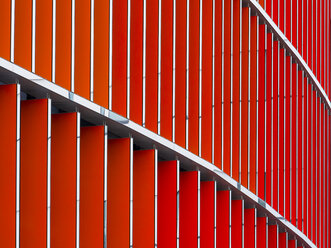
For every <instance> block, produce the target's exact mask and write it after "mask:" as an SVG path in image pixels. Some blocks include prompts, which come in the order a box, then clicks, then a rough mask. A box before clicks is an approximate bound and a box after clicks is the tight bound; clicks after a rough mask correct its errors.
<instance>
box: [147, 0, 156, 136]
mask: <svg viewBox="0 0 331 248" xmlns="http://www.w3.org/2000/svg"><path fill="white" fill-rule="evenodd" d="M157 74H158V1H155V0H147V1H146V99H145V102H146V105H145V108H146V109H145V110H146V112H145V118H146V119H145V125H146V128H148V129H150V130H151V131H153V132H155V133H157V121H158V119H157V115H158V113H157V111H158V107H157V104H158V98H157V97H158V81H157V80H158V78H157V77H158V76H157Z"/></svg>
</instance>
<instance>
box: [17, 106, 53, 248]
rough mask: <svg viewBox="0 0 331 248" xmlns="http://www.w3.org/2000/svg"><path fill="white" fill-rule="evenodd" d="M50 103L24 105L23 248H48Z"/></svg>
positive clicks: (21, 201) (22, 128)
mask: <svg viewBox="0 0 331 248" xmlns="http://www.w3.org/2000/svg"><path fill="white" fill-rule="evenodd" d="M48 114H49V113H48V100H46V99H42V100H29V101H22V102H21V185H20V186H21V191H20V197H21V199H20V210H21V211H20V212H21V214H20V246H21V247H22V248H30V247H36V248H39V247H40V248H44V247H45V245H46V209H47V205H46V199H47V125H48V123H47V122H48V121H47V119H48V117H47V116H48Z"/></svg>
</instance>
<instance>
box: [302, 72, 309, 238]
mask: <svg viewBox="0 0 331 248" xmlns="http://www.w3.org/2000/svg"><path fill="white" fill-rule="evenodd" d="M307 84H308V81H307V78H304V82H303V87H304V93H303V94H304V98H303V101H304V108H303V115H304V116H303V121H304V122H303V123H304V126H303V134H304V135H303V169H304V173H303V185H304V189H303V193H304V195H303V233H304V234H305V235H306V236H307V233H308V232H307V231H308V230H307V223H308V219H307V217H308V206H307V205H308V176H309V175H310V173H308V85H307Z"/></svg>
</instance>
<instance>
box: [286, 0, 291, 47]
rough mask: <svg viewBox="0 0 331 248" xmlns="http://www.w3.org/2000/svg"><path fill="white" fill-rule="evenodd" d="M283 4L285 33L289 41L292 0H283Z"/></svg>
mask: <svg viewBox="0 0 331 248" xmlns="http://www.w3.org/2000/svg"><path fill="white" fill-rule="evenodd" d="M284 5H285V35H286V37H287V39H288V40H289V41H292V25H291V24H292V22H291V14H292V13H291V12H292V8H291V7H292V6H291V5H292V1H284Z"/></svg>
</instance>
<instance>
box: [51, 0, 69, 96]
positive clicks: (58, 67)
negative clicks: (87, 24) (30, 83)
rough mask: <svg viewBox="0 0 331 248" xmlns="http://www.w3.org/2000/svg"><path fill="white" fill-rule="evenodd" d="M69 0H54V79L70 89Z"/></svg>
mask: <svg viewBox="0 0 331 248" xmlns="http://www.w3.org/2000/svg"><path fill="white" fill-rule="evenodd" d="M71 8H72V6H71V1H67V0H57V1H56V45H55V51H56V55H55V57H56V63H55V81H56V84H58V85H60V86H61V87H63V88H65V89H67V90H70V84H71Z"/></svg>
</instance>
